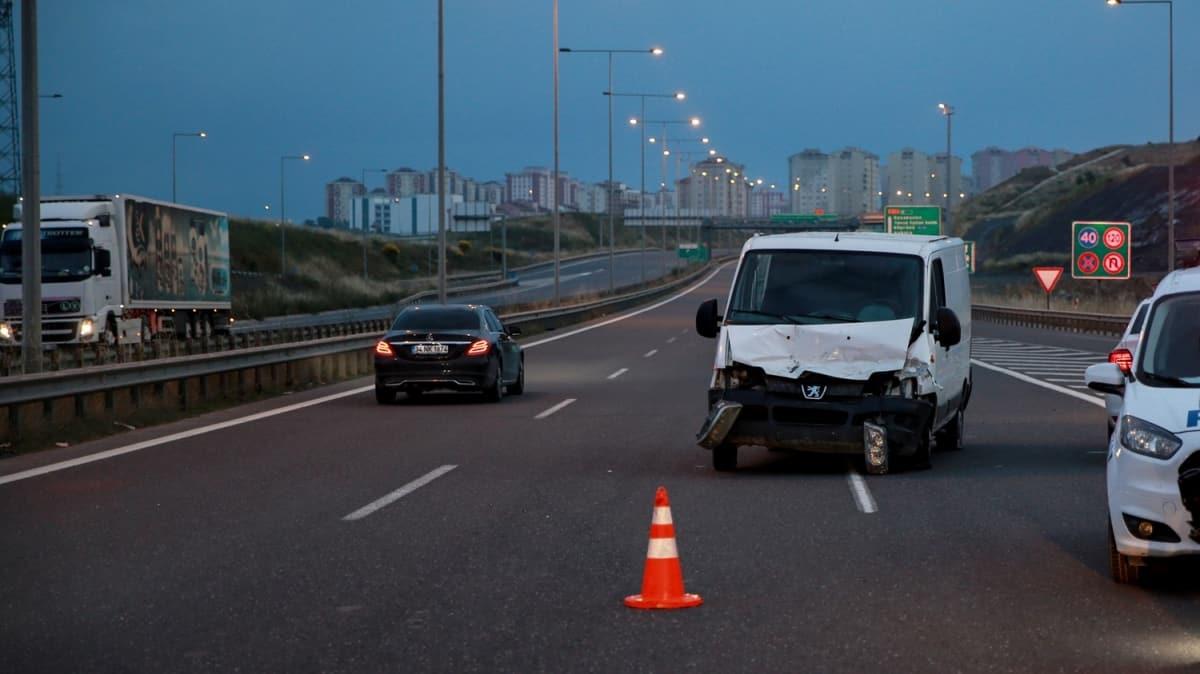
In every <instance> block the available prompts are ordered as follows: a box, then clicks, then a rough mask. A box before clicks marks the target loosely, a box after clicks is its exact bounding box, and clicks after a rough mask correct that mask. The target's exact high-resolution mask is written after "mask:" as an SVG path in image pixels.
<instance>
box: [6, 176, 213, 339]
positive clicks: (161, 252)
mask: <svg viewBox="0 0 1200 674" xmlns="http://www.w3.org/2000/svg"><path fill="white" fill-rule="evenodd" d="M13 210H14V216H15V217H16V218H17V220H20V213H21V206H20V204H19V203H18V204H17V206H16V208H14V209H13ZM23 233H24V231H23V228H22V226H21V223H20V222H15V223H12V224H9V225H6V226H4V229H3V233H2V235H0V305H2V307H3V315H2V316H0V343H5V342H7V343H13V342H18V343H19V342H20V339H21V337H20V333H21V320H22V311H21V265H22V260H21V249H22V240H23V238H24V237H23V236H22V235H23ZM41 246H42V340H43V342H44V343H46V344H69V343H83V342H94V341H97V340H100V341H104V342H108V343H117V342H125V341H135V340H149V339H150V338H152V337H153V336H154V335H156V334H160V333H163V334H175V335H178V336H182V337H189V336H200V335H206V334H215V333H219V332H222V331H226V330H228V328H229V326H230V324H231V323H232V322H233V316H232V312H231V306H230V290H231V288H230V274H229V218H228V217H227V216H226V215H225V214H224V213H218V212H216V211H209V210H204V209H199V208H193V207H190V206H182V205H180V204H172V203H168V202H163V201H157V200H155V199H148V198H145V197H138V196H133V195H129V194H114V195H92V196H72V197H48V198H45V199H43V201H42V202H41Z"/></svg>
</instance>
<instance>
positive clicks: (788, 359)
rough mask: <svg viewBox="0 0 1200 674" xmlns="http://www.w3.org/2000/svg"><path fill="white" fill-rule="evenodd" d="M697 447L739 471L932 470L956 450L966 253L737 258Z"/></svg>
mask: <svg viewBox="0 0 1200 674" xmlns="http://www.w3.org/2000/svg"><path fill="white" fill-rule="evenodd" d="M725 306H726V308H725V313H724V315H720V314H718V311H717V301H716V300H715V299H714V300H709V301H707V302H705V303H703V304H702V305H701V306H700V308H699V310H698V311H697V315H696V329H697V331H698V332H699V333H700V334H701V335H702V336H705V337H711V338H715V339H716V340H717V348H716V355H715V359H714V363H713V375H712V378H711V380H710V384H709V392H708V402H709V415H708V418H707V419H706V421H705V423H704V426H703V427H702V429H701V431H700V434H699V437H698V440H699V444H700V445H701V446H702V447H705V448H708V449H711V450H712V451H713V466H714V467H715V468H716V469H718V470H733V469H734V468H736V466H737V452H738V448H739V447H741V446H748V445H754V446H763V447H767V448H769V449H777V450H797V451H805V452H819V453H838V454H848V455H855V456H862V457H863V459H864V462H865V465H866V468H867V471H868V472H871V473H886V472H889V470H891V469H893V468H895V467H898V466H900V465H908V466H910V467H928V466H929V464H930V461H931V456H930V453H931V449H932V446H933V444H934V442H937V444H938V445H939V446H943V447H948V448H951V449H958V448H961V446H962V439H963V429H964V414H965V411H966V406H967V403H968V401H969V399H970V390H971V373H970V339H971V309H970V307H971V298H970V284H969V279H968V270H967V267H966V255H965V250H964V245H963V242H962V241H961V240H959V239H953V238H949V237H940V236H939V237H929V236H912V235H893V234H874V233H832V232H830V233H801V234H781V235H774V236H759V237H754V238H752V239H750V240H749V241H748V242H747V243H746V245H745V246H744V247H743V249H742V253H741V258H740V260H739V261H738V269H737V274H736V276H735V278H734V282H733V286H732V288H731V290H730V293H729V297H728V300H727V302H726V305H725Z"/></svg>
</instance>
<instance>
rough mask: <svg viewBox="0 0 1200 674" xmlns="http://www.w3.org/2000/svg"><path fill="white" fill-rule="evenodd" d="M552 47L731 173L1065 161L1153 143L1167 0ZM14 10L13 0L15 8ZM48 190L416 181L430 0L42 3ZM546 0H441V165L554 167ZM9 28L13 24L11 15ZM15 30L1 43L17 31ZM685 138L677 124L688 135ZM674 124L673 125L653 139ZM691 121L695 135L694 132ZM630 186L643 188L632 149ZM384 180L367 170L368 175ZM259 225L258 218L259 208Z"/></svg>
mask: <svg viewBox="0 0 1200 674" xmlns="http://www.w3.org/2000/svg"><path fill="white" fill-rule="evenodd" d="M560 2H561V6H560V12H561V38H560V40H561V44H562V46H565V47H574V48H580V49H583V48H628V49H635V48H648V47H650V46H652V45H661V46H662V47H663V48H664V49H665V50H666V53H665V55H664V56H662V57H661V58H658V59H655V58H653V57H651V56H649V55H640V54H639V55H619V56H618V57H617V61H616V83H617V84H616V88H617V90H618V91H645V92H664V93H665V92H670V91H674V90H677V89H682V90H684V91H686V92H687V94H688V100H687V101H686V102H685V103H682V104H680V103H674V102H672V101H667V100H662V101H655V102H652V103H650V104H649V109H648V115H647V116H648V117H650V118H652V119H662V118H671V119H675V118H678V119H682V118H684V117H686V116H688V115H699V116H701V117H702V118H703V119H704V128H703V134H705V135H708V136H710V137H711V138H712V139H713V143H714V147H716V148H718V149H719V150H720V151H721V152H722V153H723V154H725V155H727V156H728V157H729V158H730V159H731V160H733V161H736V162H741V163H745V164H746V166H747V173H748V174H749V175H750V176H751V177H760V176H761V177H763V178H764V179H766V180H768V181H772V182H779V183H783V182H786V180H787V164H786V160H787V156H788V155H789V154H792V153H794V152H797V151H799V150H802V149H804V148H808V147H816V148H821V149H823V150H826V151H830V150H834V149H838V148H841V147H844V146H846V145H854V146H858V147H862V148H865V149H867V150H870V151H872V152H875V153H876V154H879V155H880V156H881V157H882V158H884V159H885V160H886V156H887V153H889V152H891V151H894V150H897V149H900V148H902V147H904V146H910V145H911V146H913V147H916V148H918V149H922V150H925V151H928V152H935V151H940V150H943V149H944V145H945V125H944V121H943V119H942V117H941V116H940V115H939V114H938V111H937V109H936V104H937V103H938V102H939V101H942V100H945V101H949V102H950V103H951V104H953V105H954V106H955V107H956V109H957V113H958V114H957V115H956V116H955V118H954V126H955V132H954V145H955V148H954V149H955V154H957V155H960V156H969V155H970V153H971V152H974V151H975V150H978V149H980V148H983V147H985V146H988V145H998V146H1001V147H1005V148H1010V149H1014V148H1016V147H1021V146H1026V145H1038V146H1043V147H1047V148H1056V147H1065V148H1068V149H1071V150H1074V151H1085V150H1088V149H1091V148H1094V147H1097V146H1101V145H1107V144H1113V143H1144V142H1146V141H1148V140H1155V141H1165V140H1166V137H1167V11H1166V8H1165V6H1157V5H1144V6H1129V5H1126V6H1122V7H1115V8H1114V7H1109V6H1106V5H1105V3H1104V0H1006V1H1004V2H996V1H992V2H985V1H983V0H905V1H900V0H759V1H758V2H755V3H731V2H729V1H728V0H686V1H684V0H675V1H670V0H660V1H658V2H652V1H651V0H603V1H600V0H560ZM17 4H18V5H19V4H20V3H17ZM39 5H40V16H39V21H40V40H41V44H40V58H41V64H40V65H41V77H40V82H41V87H42V93H43V94H45V93H52V92H61V93H62V94H63V96H64V98H62V99H57V100H43V101H42V166H43V173H42V175H43V178H42V179H43V183H42V184H43V189H44V191H46V192H47V193H52V192H54V189H55V185H56V167H57V165H58V164H59V163H61V174H62V187H63V190H64V192H66V193H111V192H130V193H136V194H143V195H147V196H154V197H160V198H170V189H171V183H170V150H171V133H172V132H173V131H191V130H195V129H204V130H205V131H207V132H208V133H209V134H210V137H209V138H208V139H206V140H203V141H201V140H198V139H194V138H183V139H180V142H179V158H178V179H179V200H180V201H183V202H185V203H191V204H195V205H200V206H205V207H209V208H215V209H219V210H225V211H228V212H230V213H234V214H248V215H255V216H259V215H262V214H263V204H265V203H270V204H271V207H272V209H276V208H277V207H278V201H279V157H280V155H283V154H300V153H304V152H308V153H311V154H312V155H313V160H312V162H311V163H309V164H307V165H300V164H297V163H291V164H289V165H288V181H287V185H288V195H289V196H288V199H287V201H288V216H289V219H304V218H316V217H317V216H319V215H322V214H323V209H324V204H323V186H324V184H325V182H327V181H329V180H331V179H334V178H337V177H339V176H343V175H345V176H352V177H355V178H357V177H358V176H359V171H360V170H361V169H363V168H395V167H400V166H409V167H413V168H417V169H420V170H429V169H431V168H432V167H434V166H435V165H436V163H437V154H436V119H437V118H436V92H437V89H436V18H437V16H436V6H437V4H436V2H435V1H434V0H345V1H343V2H329V1H328V0H286V1H285V0H209V1H206V2H181V1H176V0H170V1H164V0H117V1H115V2H99V1H93V0H42V2H40V3H39ZM550 7H551V2H550V0H537V1H533V0H507V1H501V0H447V2H446V25H447V28H446V43H447V66H446V69H447V76H446V90H447V164H448V165H449V166H450V167H451V168H453V169H455V170H458V171H459V172H461V173H462V174H464V175H466V176H468V177H471V178H474V179H477V180H480V181H483V180H500V181H502V180H503V179H504V173H505V172H506V171H515V170H519V169H520V168H522V167H524V166H527V165H543V166H549V165H550V164H551V159H552V157H551V24H550ZM1175 9H1176V16H1175V35H1176V44H1175V50H1176V53H1175V64H1176V82H1175V86H1176V110H1175V115H1176V133H1175V135H1176V139H1177V140H1186V139H1194V138H1196V137H1197V136H1198V135H1200V94H1198V93H1197V92H1198V91H1200V67H1198V66H1200V45H1198V44H1197V42H1196V40H1194V39H1191V37H1192V36H1195V35H1196V34H1197V33H1198V32H1200V4H1198V3H1194V2H1186V1H1184V2H1177V3H1176V7H1175ZM17 25H18V26H19V23H18V24H17ZM18 39H19V34H18ZM561 75H562V80H561V81H562V84H561V100H562V113H561V120H562V121H561V124H562V136H561V137H562V151H561V165H562V168H563V170H564V171H566V172H568V173H569V174H570V175H572V176H575V177H578V178H581V179H584V180H587V181H597V180H602V179H604V178H605V177H606V172H607V164H606V161H607V160H606V156H607V155H606V147H607V145H606V113H607V108H606V105H605V99H604V97H603V96H602V95H601V92H602V91H603V90H604V89H605V88H606V80H605V77H606V73H605V59H604V57H603V56H600V55H570V54H568V55H564V56H563V58H562V61H561ZM636 111H637V110H636V100H634V99H624V100H621V99H619V100H618V101H617V107H616V117H615V119H616V124H615V127H616V129H615V148H616V160H617V164H616V177H617V179H618V180H623V181H625V182H627V183H629V184H632V185H635V186H636V185H637V183H638V136H637V134H636V132H635V131H634V130H632V129H630V128H629V127H628V125H627V123H626V121H625V120H627V119H628V117H629V116H630V115H631V114H633V113H636ZM682 132H683V131H682V128H680V131H679V133H682ZM673 135H674V134H673ZM697 135H699V134H697ZM648 156H649V157H650V158H649V160H648V166H647V176H648V177H647V181H648V184H651V185H653V184H654V183H655V182H656V181H657V180H658V162H657V161H656V158H655V157H653V156H652V155H648ZM368 181H369V182H370V184H371V185H372V186H378V185H380V184H381V176H379V175H378V174H376V175H373V176H369V177H368ZM273 213H274V211H273Z"/></svg>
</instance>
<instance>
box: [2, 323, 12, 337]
mask: <svg viewBox="0 0 1200 674" xmlns="http://www.w3.org/2000/svg"><path fill="white" fill-rule="evenodd" d="M12 338H13V329H12V326H11V325H9V324H8V323H0V339H12Z"/></svg>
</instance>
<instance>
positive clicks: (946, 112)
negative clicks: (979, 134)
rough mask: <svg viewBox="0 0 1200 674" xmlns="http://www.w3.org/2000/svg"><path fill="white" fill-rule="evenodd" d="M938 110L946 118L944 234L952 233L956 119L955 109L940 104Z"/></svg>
mask: <svg viewBox="0 0 1200 674" xmlns="http://www.w3.org/2000/svg"><path fill="white" fill-rule="evenodd" d="M938 110H941V111H942V116H944V117H945V118H946V166H945V167H943V170H944V171H945V172H946V213H945V214H944V215H943V217H942V226H943V228H944V231H943V232H942V233H943V234H947V235H948V234H949V233H950V200H951V199H953V195H954V190H953V189H952V187H953V186H952V185H951V184H950V176H951V175H953V173H954V171H953V169H952V166H951V165H952V164H953V156H952V155H951V154H950V148H951V146H950V138H951V123H952V120H953V119H954V108H953V107H952V106H950V105H947V104H945V103H938Z"/></svg>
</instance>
